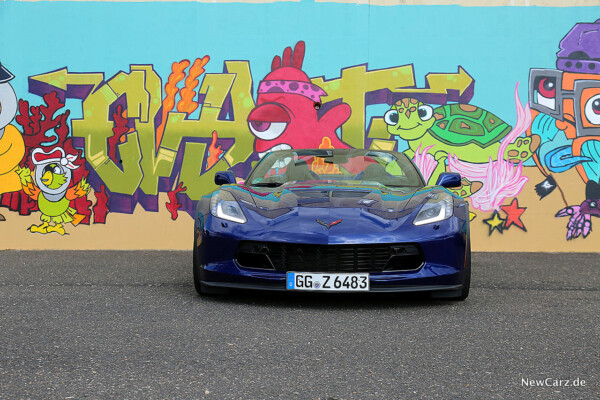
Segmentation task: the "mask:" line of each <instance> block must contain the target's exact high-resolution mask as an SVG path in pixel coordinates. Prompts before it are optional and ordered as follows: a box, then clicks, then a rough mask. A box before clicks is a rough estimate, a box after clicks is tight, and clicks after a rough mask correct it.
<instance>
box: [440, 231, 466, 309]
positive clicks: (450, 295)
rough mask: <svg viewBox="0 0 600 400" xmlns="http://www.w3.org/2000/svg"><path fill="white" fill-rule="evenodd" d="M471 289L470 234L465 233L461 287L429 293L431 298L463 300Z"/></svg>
mask: <svg viewBox="0 0 600 400" xmlns="http://www.w3.org/2000/svg"><path fill="white" fill-rule="evenodd" d="M470 289H471V235H470V233H468V234H467V251H466V254H465V272H464V274H463V282H462V289H459V290H451V291H440V292H433V293H431V298H432V299H444V300H454V301H463V300H465V299H466V298H467V297H469V290H470Z"/></svg>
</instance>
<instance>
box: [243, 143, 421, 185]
mask: <svg viewBox="0 0 600 400" xmlns="http://www.w3.org/2000/svg"><path fill="white" fill-rule="evenodd" d="M290 182H312V183H318V182H324V183H342V184H357V183H360V184H367V185H376V186H388V187H422V186H423V180H422V178H421V175H420V174H419V172H418V170H417V168H416V167H415V166H414V164H413V163H412V162H411V161H410V160H409V159H408V158H407V157H406V156H405V155H404V154H402V153H396V152H391V151H381V150H358V149H350V150H346V149H319V150H281V151H274V152H271V153H268V154H266V155H265V156H264V157H263V159H262V160H261V161H260V162H259V163H258V165H256V167H255V168H254V169H253V170H252V172H251V173H250V175H249V176H248V179H247V180H246V184H247V185H251V186H264V187H277V186H281V185H283V184H286V183H290Z"/></svg>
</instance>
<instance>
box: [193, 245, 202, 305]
mask: <svg viewBox="0 0 600 400" xmlns="http://www.w3.org/2000/svg"><path fill="white" fill-rule="evenodd" d="M192 257H193V258H194V260H193V262H192V266H193V267H192V268H193V272H194V288H195V289H196V292H197V293H198V294H199V295H203V294H204V293H203V291H202V286H204V285H202V282H200V265H198V255H197V254H196V245H195V244H194V250H193V251H192Z"/></svg>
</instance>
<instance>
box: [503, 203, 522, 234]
mask: <svg viewBox="0 0 600 400" xmlns="http://www.w3.org/2000/svg"><path fill="white" fill-rule="evenodd" d="M500 209H501V210H502V211H503V212H504V213H505V214H506V215H507V217H506V221H505V222H504V229H508V228H510V226H511V225H515V226H517V227H518V228H520V229H522V230H524V231H525V232H527V228H525V225H524V224H523V221H521V215H523V213H524V212H525V210H527V207H519V201H518V200H517V198H516V197H515V198H514V199H513V201H512V203H510V204H509V205H507V206H500Z"/></svg>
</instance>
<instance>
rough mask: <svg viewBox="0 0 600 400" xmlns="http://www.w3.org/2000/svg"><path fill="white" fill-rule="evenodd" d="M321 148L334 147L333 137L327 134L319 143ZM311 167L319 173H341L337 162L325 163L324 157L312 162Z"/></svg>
mask: <svg viewBox="0 0 600 400" xmlns="http://www.w3.org/2000/svg"><path fill="white" fill-rule="evenodd" d="M319 148H320V149H333V148H334V147H333V146H332V145H331V139H330V138H328V137H327V136H325V137H324V138H323V140H321V144H320V145H319ZM311 169H312V170H313V171H314V172H316V173H317V174H339V173H340V169H339V168H338V167H337V166H336V165H335V164H325V161H323V159H322V158H317V159H315V160H314V161H313V162H312V165H311Z"/></svg>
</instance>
